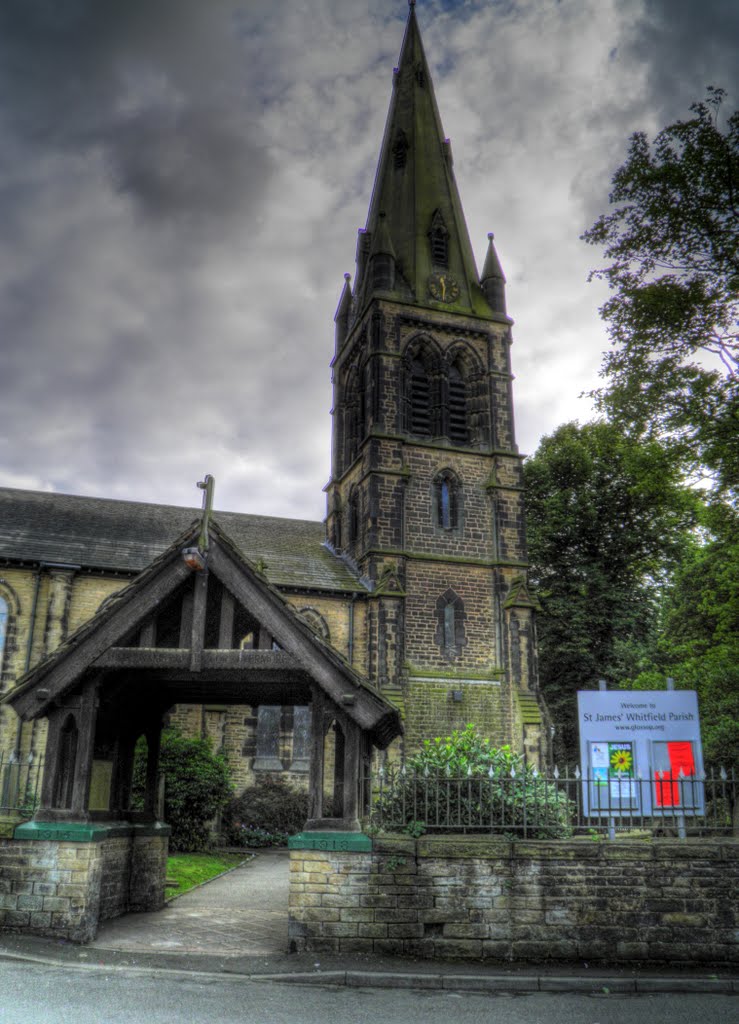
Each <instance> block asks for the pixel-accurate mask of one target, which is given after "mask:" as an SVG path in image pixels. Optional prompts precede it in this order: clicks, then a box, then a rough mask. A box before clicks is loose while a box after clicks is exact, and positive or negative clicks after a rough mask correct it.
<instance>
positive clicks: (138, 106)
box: [0, 0, 270, 221]
mask: <svg viewBox="0 0 739 1024" xmlns="http://www.w3.org/2000/svg"><path fill="white" fill-rule="evenodd" d="M234 7H235V5H234V4H233V3H231V2H229V0H214V2H212V3H208V4H203V3H202V2H200V0H107V2H105V0H103V2H101V0H65V2H64V3H59V2H58V0H5V2H4V3H3V5H2V7H1V8H0V95H1V96H2V97H4V100H3V102H2V106H1V107H0V111H1V115H0V116H2V120H3V122H4V129H5V131H6V132H9V133H10V135H11V138H13V137H14V139H15V141H16V142H21V143H22V144H25V145H26V146H27V147H28V153H29V155H30V156H31V157H32V156H33V153H34V152H36V151H39V150H42V151H43V152H44V153H47V154H48V152H49V150H51V149H54V150H56V151H57V152H60V153H65V152H73V153H79V152H80V151H88V152H95V151H96V150H97V149H102V151H103V153H104V160H105V166H106V167H107V168H108V170H109V173H110V176H111V181H112V183H113V185H114V186H115V187H116V188H117V189H119V190H121V191H122V192H123V193H125V194H126V195H128V196H129V197H130V198H131V199H132V200H133V201H134V202H135V203H136V204H137V205H138V206H139V207H140V212H142V213H143V214H144V215H145V216H146V217H154V218H165V219H167V218H172V217H176V216H178V215H180V214H186V215H187V217H188V219H190V220H192V218H194V217H196V218H200V219H201V220H204V219H206V218H207V217H213V218H216V219H218V220H221V221H223V220H224V219H226V220H228V219H229V218H231V217H232V216H233V212H234V204H237V205H238V207H239V208H240V209H241V211H242V212H245V207H247V206H248V204H254V203H256V202H257V201H258V200H259V198H260V197H261V195H262V192H263V187H264V185H265V182H266V181H267V178H268V175H269V172H270V162H269V159H268V157H267V155H266V152H265V149H264V146H263V145H262V144H261V143H260V137H259V131H258V127H257V123H256V118H257V111H256V110H255V109H250V106H251V104H250V98H251V97H250V92H249V90H248V88H246V89H245V86H246V85H248V77H247V76H245V75H244V72H243V68H242V65H241V58H242V54H241V52H240V49H239V45H238V37H237V35H236V33H235V31H234V23H233V14H234ZM224 215H225V216H224Z"/></svg>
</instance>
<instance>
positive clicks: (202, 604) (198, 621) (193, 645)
mask: <svg viewBox="0 0 739 1024" xmlns="http://www.w3.org/2000/svg"><path fill="white" fill-rule="evenodd" d="M193 584H194V597H193V607H192V628H191V630H190V671H191V672H199V671H200V665H201V663H202V660H203V645H204V644H205V608H206V605H207V603H208V573H207V572H199V573H197V574H196V576H195V579H194V580H193Z"/></svg>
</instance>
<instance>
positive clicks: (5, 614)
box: [0, 596, 10, 671]
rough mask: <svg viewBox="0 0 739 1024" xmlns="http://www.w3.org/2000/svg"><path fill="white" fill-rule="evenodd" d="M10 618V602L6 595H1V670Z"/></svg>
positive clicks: (0, 668)
mask: <svg viewBox="0 0 739 1024" xmlns="http://www.w3.org/2000/svg"><path fill="white" fill-rule="evenodd" d="M9 618H10V614H9V611H8V602H7V601H6V600H5V598H4V597H2V596H0V671H2V667H3V653H4V651H5V641H6V638H7V636H8V619H9Z"/></svg>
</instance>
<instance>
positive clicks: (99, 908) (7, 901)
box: [0, 821, 170, 943]
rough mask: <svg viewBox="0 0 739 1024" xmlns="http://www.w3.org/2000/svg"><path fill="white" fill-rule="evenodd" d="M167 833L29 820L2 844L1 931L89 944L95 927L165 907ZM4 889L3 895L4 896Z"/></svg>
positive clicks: (149, 827) (152, 827)
mask: <svg viewBox="0 0 739 1024" xmlns="http://www.w3.org/2000/svg"><path fill="white" fill-rule="evenodd" d="M169 833H170V829H169V826H167V825H163V824H161V823H156V824H153V825H131V824H126V823H124V822H107V823H104V822H87V821H29V822H25V823H24V824H22V825H18V826H17V827H16V829H15V831H14V837H13V838H12V839H0V876H1V877H2V878H3V880H4V881H6V883H7V886H6V891H5V893H4V895H3V901H2V904H0V908H1V909H0V928H2V929H6V930H9V931H14V932H21V933H24V934H28V935H44V936H50V937H54V938H63V939H67V940H69V941H71V942H81V943H84V942H91V941H92V940H93V939H94V938H95V936H96V934H97V930H98V925H99V923H100V921H104V920H107V919H109V918H111V917H118V916H119V915H121V914H125V913H128V912H129V911H133V910H136V911H142V910H157V909H159V908H160V907H161V906H163V904H164V886H165V880H166V864H167V851H168V845H169ZM8 890H9V891H8Z"/></svg>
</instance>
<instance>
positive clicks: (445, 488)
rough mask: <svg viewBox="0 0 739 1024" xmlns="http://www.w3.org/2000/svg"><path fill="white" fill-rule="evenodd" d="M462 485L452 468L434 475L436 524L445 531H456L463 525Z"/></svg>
mask: <svg viewBox="0 0 739 1024" xmlns="http://www.w3.org/2000/svg"><path fill="white" fill-rule="evenodd" d="M461 504H462V486H461V484H460V481H459V478H458V477H457V475H456V474H455V473H454V472H453V471H452V470H451V469H442V470H441V472H440V473H437V475H436V476H435V477H434V482H433V512H434V525H435V526H436V527H437V528H438V529H440V530H444V531H452V532H453V531H455V530H458V529H459V528H460V525H461Z"/></svg>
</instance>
